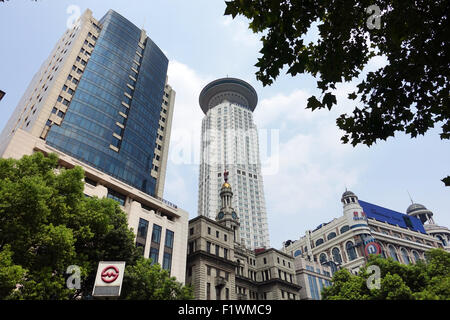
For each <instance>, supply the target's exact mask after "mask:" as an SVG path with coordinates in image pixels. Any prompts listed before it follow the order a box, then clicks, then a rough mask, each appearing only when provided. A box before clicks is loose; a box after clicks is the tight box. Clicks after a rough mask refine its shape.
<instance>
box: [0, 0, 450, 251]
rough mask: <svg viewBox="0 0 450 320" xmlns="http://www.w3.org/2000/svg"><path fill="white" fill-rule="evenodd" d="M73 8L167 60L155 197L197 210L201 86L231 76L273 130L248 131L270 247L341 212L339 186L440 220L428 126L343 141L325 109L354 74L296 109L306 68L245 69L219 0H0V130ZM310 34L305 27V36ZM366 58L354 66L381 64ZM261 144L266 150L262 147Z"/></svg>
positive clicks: (441, 202) (443, 215)
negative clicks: (269, 76) (133, 36)
mask: <svg viewBox="0 0 450 320" xmlns="http://www.w3.org/2000/svg"><path fill="white" fill-rule="evenodd" d="M74 5H75V6H76V7H75V8H79V10H80V12H83V11H84V10H85V9H87V8H89V9H91V10H92V11H93V15H94V17H96V18H97V19H100V18H101V17H102V16H103V15H104V14H105V13H106V11H107V10H108V9H113V10H115V11H117V12H118V13H120V14H122V15H123V16H124V17H125V18H127V19H129V20H130V21H132V22H133V23H134V24H135V25H137V26H138V27H140V28H142V27H143V28H144V29H145V30H146V31H147V35H148V36H149V37H150V38H151V39H152V40H153V41H154V42H155V43H156V44H157V45H158V46H159V47H160V48H161V49H162V50H163V52H164V53H165V54H166V56H167V57H168V59H169V61H170V62H169V69H168V77H169V84H170V85H171V86H172V87H173V89H174V90H175V91H176V100H175V111H174V119H173V125H172V137H171V142H170V149H169V160H168V165H167V175H166V184H165V191H164V198H165V199H167V200H169V201H171V202H173V203H175V204H177V205H178V206H179V207H181V208H183V209H184V210H186V211H187V212H189V217H190V219H191V218H194V217H196V216H197V197H198V170H199V155H200V149H199V148H200V131H201V120H202V117H203V113H202V111H201V109H200V106H199V104H198V97H199V94H200V91H201V90H202V88H203V87H204V86H205V85H206V84H208V83H209V82H210V81H213V80H215V79H218V78H222V77H226V76H229V77H235V78H240V79H243V80H245V81H247V82H248V83H250V84H251V85H252V86H253V87H254V88H255V90H256V92H257V93H258V98H259V101H258V105H257V107H256V110H255V111H254V120H255V123H256V125H257V127H258V130H259V131H260V135H261V134H262V133H265V132H274V135H273V137H275V138H278V140H275V143H273V144H270V145H269V147H267V148H265V142H266V141H265V140H264V139H263V138H264V136H262V138H261V139H260V145H261V152H260V153H261V161H262V163H263V179H264V193H265V199H266V207H267V216H268V225H269V235H270V245H271V246H272V247H274V248H278V249H279V248H281V246H282V242H283V241H286V240H297V239H299V238H300V237H301V236H303V235H304V233H305V231H306V230H312V229H315V228H316V227H317V226H318V225H319V224H321V223H324V222H329V221H331V220H332V219H334V218H338V217H340V216H341V215H342V204H341V202H340V198H341V195H342V193H343V192H344V191H345V189H346V188H347V189H348V190H351V191H353V192H354V193H355V194H356V195H357V196H358V197H359V198H360V199H361V200H364V201H367V202H370V203H374V204H377V205H380V206H384V207H387V208H390V209H392V210H396V211H399V212H403V213H404V212H405V211H406V208H407V207H408V206H409V205H410V204H411V200H410V198H409V195H408V193H409V194H410V195H411V197H412V199H413V201H414V202H416V203H421V204H423V205H425V206H426V207H427V208H428V209H430V210H431V211H433V213H434V219H435V221H436V223H438V224H440V225H443V226H447V227H449V226H450V210H449V207H450V194H449V192H450V188H446V187H445V186H444V184H443V183H442V182H441V181H440V180H441V179H442V178H443V177H445V176H447V175H449V174H450V166H449V164H450V148H449V142H448V141H442V140H440V138H439V132H440V130H439V129H440V128H439V126H437V127H436V128H435V129H432V130H430V131H429V132H427V133H426V135H425V136H420V137H418V138H414V139H411V138H410V137H409V136H407V135H405V134H403V133H397V134H396V136H395V137H393V138H389V139H388V140H387V141H381V142H378V143H377V144H375V145H373V146H372V147H370V148H368V147H367V146H363V145H361V146H356V147H352V146H351V145H344V144H342V143H341V142H340V137H341V136H342V134H343V132H341V131H340V130H339V129H338V128H337V126H336V118H337V117H338V116H339V115H340V114H342V113H350V112H351V111H352V110H353V108H354V102H353V101H351V100H348V99H347V98H346V97H347V94H348V93H350V92H352V91H353V89H354V88H355V87H356V84H357V83H358V82H357V80H356V81H353V82H349V83H344V84H341V85H338V86H337V90H336V94H337V101H338V105H337V106H336V107H335V108H333V109H332V111H328V110H319V111H314V112H311V111H309V110H306V109H305V107H306V102H307V99H308V97H310V96H311V95H313V94H316V95H318V94H319V95H320V92H319V91H318V90H317V88H316V80H315V79H314V78H313V77H312V76H310V75H302V76H297V77H291V76H290V75H286V74H285V70H284V71H282V72H281V73H280V76H279V77H278V78H277V80H276V82H275V83H274V84H273V85H271V86H266V87H264V86H262V84H261V83H259V82H258V81H257V79H256V76H255V72H256V71H257V68H256V67H255V66H254V65H255V63H256V62H257V59H258V57H259V56H260V54H259V50H260V49H261V47H262V44H261V42H260V40H259V39H260V37H261V34H254V33H252V32H251V31H250V30H249V29H248V20H246V19H245V18H243V17H236V18H235V19H232V18H231V17H229V16H224V11H225V2H224V1H223V0H195V1H185V0H180V1H178V0H150V1H149V0H146V1H138V0H127V1H124V0H116V1H106V0H104V1H75V0H72V1H63V0H58V1H57V0H39V1H38V2H37V3H36V2H33V1H29V0H10V1H9V2H8V3H0V39H1V42H0V43H1V44H0V45H1V50H0V57H1V59H0V89H1V90H3V91H5V92H6V95H5V97H4V98H3V100H2V101H1V102H0V111H1V113H0V130H3V127H4V126H5V124H6V122H7V120H8V119H9V117H10V116H11V114H12V112H13V110H14V109H15V107H16V105H17V103H18V102H19V100H20V98H21V96H22V94H23V93H24V91H25V89H26V87H27V86H28V84H29V82H30V81H31V79H32V77H33V75H34V74H35V73H36V72H37V71H38V69H39V67H40V65H41V64H42V63H43V62H44V60H45V59H46V58H47V56H48V55H49V53H50V52H51V50H52V48H53V46H54V45H55V43H56V41H57V40H58V39H59V38H60V37H61V35H62V34H63V33H64V32H65V30H66V28H67V21H68V19H70V18H71V16H72V15H73V14H76V13H77V10H78V9H77V10H73V8H74V7H73V6H74ZM315 39H317V30H311V31H310V32H309V33H308V35H307V40H308V41H314V40H315ZM385 63H386V61H385V59H384V58H383V57H376V58H374V59H372V60H371V61H370V63H369V64H368V66H367V67H366V69H365V70H364V72H367V71H373V70H376V69H377V68H379V67H382V66H383V65H385ZM266 149H268V150H269V151H267V150H266Z"/></svg>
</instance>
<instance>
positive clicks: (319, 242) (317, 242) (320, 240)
mask: <svg viewBox="0 0 450 320" xmlns="http://www.w3.org/2000/svg"><path fill="white" fill-rule="evenodd" d="M322 243H323V239H318V240H317V241H316V247H317V246H320V245H321V244H322Z"/></svg>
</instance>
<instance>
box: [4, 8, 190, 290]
mask: <svg viewBox="0 0 450 320" xmlns="http://www.w3.org/2000/svg"><path fill="white" fill-rule="evenodd" d="M167 65H168V59H167V58H166V56H165V55H164V54H163V53H162V51H161V50H160V49H159V48H158V47H157V46H156V44H155V43H154V42H153V41H152V40H151V39H150V38H149V37H147V35H146V32H145V30H141V29H139V28H137V27H136V26H135V25H134V24H133V23H131V22H130V21H128V20H127V19H125V18H124V17H122V16H121V15H120V14H118V13H117V12H115V11H113V10H109V11H108V12H107V13H106V14H105V15H104V16H103V18H101V19H100V20H96V19H95V18H94V17H93V16H92V12H91V11H90V10H86V11H85V12H84V14H83V15H82V16H81V17H80V19H79V20H78V21H77V23H75V25H74V26H73V28H70V29H68V30H67V31H66V32H65V33H64V34H63V36H62V37H61V39H60V40H59V41H58V42H57V44H56V45H55V47H54V49H53V50H52V52H51V53H50V55H49V57H48V59H47V60H46V61H45V62H44V63H43V64H42V66H41V68H40V69H39V71H38V72H37V73H36V75H35V76H34V77H33V79H32V81H31V83H30V85H29V86H28V88H27V90H26V91H25V93H24V95H23V97H22V98H21V100H20V101H19V103H18V105H17V107H16V109H15V111H14V113H13V115H12V116H11V118H10V120H9V121H8V123H7V125H6V126H5V128H4V130H3V132H2V134H1V139H0V155H1V156H2V157H3V158H21V157H22V156H23V155H26V154H32V153H33V152H43V153H44V154H48V153H50V152H53V153H56V154H58V155H59V158H60V165H61V166H63V167H67V168H71V167H73V166H75V165H78V166H81V167H83V169H84V170H85V173H86V178H85V181H86V184H85V194H86V196H98V197H109V198H113V199H115V200H117V201H118V202H119V203H120V205H121V207H122V209H123V210H124V211H125V212H126V214H127V216H128V222H129V225H130V227H132V228H133V230H134V231H135V232H136V236H137V238H136V242H137V245H138V246H141V247H143V248H144V256H146V257H152V258H153V260H154V261H155V262H158V263H160V264H161V265H162V266H163V267H164V268H165V269H167V270H169V271H170V273H171V275H172V276H175V277H176V278H177V280H178V281H181V282H184V277H185V265H186V261H185V257H186V240H187V226H188V213H187V212H185V211H184V210H182V209H180V208H177V207H176V206H175V205H173V204H171V203H170V202H168V201H165V200H163V198H162V196H163V191H164V178H165V170H166V163H167V153H168V147H169V146H168V144H169V139H170V130H171V123H172V116H173V108H174V99H175V92H174V91H173V90H172V88H171V87H170V85H169V84H168V83H167Z"/></svg>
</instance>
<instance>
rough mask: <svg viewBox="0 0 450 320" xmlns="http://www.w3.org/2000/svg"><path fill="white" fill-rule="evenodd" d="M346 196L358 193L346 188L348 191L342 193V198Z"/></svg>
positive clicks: (353, 195)
mask: <svg viewBox="0 0 450 320" xmlns="http://www.w3.org/2000/svg"><path fill="white" fill-rule="evenodd" d="M344 197H356V195H355V194H354V193H353V192H351V191H348V190H346V191H345V192H344V193H343V194H342V198H344Z"/></svg>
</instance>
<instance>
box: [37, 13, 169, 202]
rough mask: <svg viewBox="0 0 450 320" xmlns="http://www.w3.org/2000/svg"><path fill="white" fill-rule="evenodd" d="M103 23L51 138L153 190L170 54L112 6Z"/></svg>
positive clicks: (113, 173)
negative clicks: (154, 164)
mask: <svg viewBox="0 0 450 320" xmlns="http://www.w3.org/2000/svg"><path fill="white" fill-rule="evenodd" d="M98 27H99V31H100V33H99V35H98V37H96V39H95V45H94V48H93V51H92V53H91V54H90V58H89V60H88V61H87V63H86V66H85V69H84V71H83V73H82V76H81V78H80V79H79V83H77V88H76V90H75V91H74V94H73V97H72V99H71V101H70V105H69V106H68V108H67V110H66V112H65V113H64V115H63V121H62V122H61V123H60V125H56V124H50V123H49V127H50V129H49V131H48V135H47V137H46V141H47V143H48V144H49V145H50V146H52V147H54V148H56V149H59V150H61V151H63V152H64V153H66V154H69V155H71V156H73V157H74V158H77V159H79V160H81V161H83V162H86V163H87V164H89V165H91V166H93V167H95V168H97V169H99V170H101V171H103V172H105V173H107V174H109V175H111V176H113V177H115V178H117V179H119V180H121V181H124V182H126V183H127V184H129V185H131V186H133V187H135V188H138V189H140V190H142V191H144V192H146V193H147V194H150V195H154V194H155V187H156V178H155V177H152V176H151V175H150V172H151V170H152V162H153V159H154V157H155V153H154V150H155V148H156V147H157V146H156V141H157V137H158V133H157V131H158V128H159V121H160V112H161V101H162V97H163V93H164V86H165V81H166V73H167V66H168V59H167V57H166V56H165V55H164V54H163V52H162V51H161V50H160V49H159V48H158V46H157V45H156V44H155V43H154V42H153V41H152V40H151V39H150V38H149V37H147V36H146V35H145V33H144V32H143V30H141V29H139V28H138V27H136V26H135V25H134V24H132V23H131V22H130V21H128V20H127V19H125V18H124V17H122V16H121V15H119V14H118V13H116V12H114V11H112V10H110V11H108V13H107V14H106V15H105V16H104V17H103V18H102V19H101V20H99V25H98ZM70 77H71V76H70V75H69V78H70ZM69 80H70V79H69Z"/></svg>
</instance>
